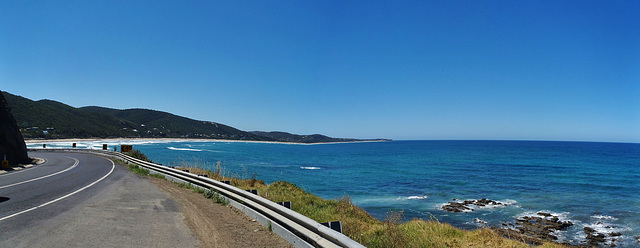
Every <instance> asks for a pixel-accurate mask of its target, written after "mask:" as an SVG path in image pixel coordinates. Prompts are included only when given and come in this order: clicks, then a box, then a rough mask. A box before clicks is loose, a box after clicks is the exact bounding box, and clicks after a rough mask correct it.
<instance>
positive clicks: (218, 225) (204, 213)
mask: <svg viewBox="0 0 640 248" xmlns="http://www.w3.org/2000/svg"><path fill="white" fill-rule="evenodd" d="M148 178H149V181H151V182H153V183H154V184H155V185H157V186H158V188H160V190H161V191H163V192H164V193H165V194H166V195H167V197H169V199H171V200H172V201H173V202H175V203H176V205H177V206H178V210H179V212H181V213H182V214H183V215H184V220H185V222H186V224H187V226H188V227H189V229H191V231H192V232H193V234H194V235H195V236H196V237H197V238H198V240H200V242H201V246H202V247H293V246H291V245H290V244H289V243H288V242H287V241H285V240H284V239H282V238H281V237H280V236H278V235H276V234H274V233H273V232H270V231H269V230H268V229H267V228H266V227H264V226H262V225H260V224H259V223H258V222H256V221H255V220H252V219H251V218H249V217H248V216H247V215H246V214H244V213H242V212H241V211H239V210H237V209H235V208H233V207H231V206H229V205H227V206H223V205H220V204H216V203H213V202H212V201H211V200H210V199H206V198H204V197H203V196H202V194H197V193H194V192H193V191H192V190H190V189H186V188H180V187H179V186H178V185H177V184H175V183H173V182H171V181H167V180H163V179H158V178H152V177H148Z"/></svg>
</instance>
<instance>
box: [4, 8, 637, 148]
mask: <svg viewBox="0 0 640 248" xmlns="http://www.w3.org/2000/svg"><path fill="white" fill-rule="evenodd" d="M0 89H1V90H4V91H8V92H10V93H13V94H17V95H21V96H24V97H27V98H30V99H33V100H39V99H53V100H57V101H61V102H64V103H67V104H69V105H72V106H74V107H82V106H88V105H97V106H105V107H111V108H119V109H125V108H148V109H156V110H162V111H167V112H171V113H175V114H178V115H182V116H186V117H190V118H193V119H198V120H209V121H216V122H220V123H224V124H228V125H231V126H234V127H237V128H240V129H242V130H249V131H250V130H264V131H274V130H281V131H288V132H293V133H299V134H312V133H322V134H327V135H330V136H334V137H355V138H392V139H524V140H581V141H623V142H640V1H585V0H576V1H556V0H553V1H511V0H508V1H498V0H496V1H493V0H492V1H297V0H296V1H197V0H194V1H1V2H0Z"/></svg>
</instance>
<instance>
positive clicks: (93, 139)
mask: <svg viewBox="0 0 640 248" xmlns="http://www.w3.org/2000/svg"><path fill="white" fill-rule="evenodd" d="M128 140H131V141H166V143H170V142H239V143H259V144H283V145H326V144H347V143H371V142H391V141H392V140H389V139H376V140H358V141H339V142H317V143H301V142H284V141H257V140H226V139H193V138H104V139H101V138H67V139H25V140H24V143H25V144H39V143H47V142H90V141H93V142H97V141H105V142H114V141H128ZM158 143H163V142H158Z"/></svg>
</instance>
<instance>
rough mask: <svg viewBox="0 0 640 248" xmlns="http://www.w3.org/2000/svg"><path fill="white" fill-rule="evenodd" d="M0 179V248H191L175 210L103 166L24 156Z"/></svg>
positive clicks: (74, 157) (153, 190)
mask: <svg viewBox="0 0 640 248" xmlns="http://www.w3.org/2000/svg"><path fill="white" fill-rule="evenodd" d="M29 156H30V157H38V158H43V159H45V160H46V162H45V163H44V164H42V165H39V166H36V167H32V168H29V169H25V170H20V171H14V172H10V173H7V174H3V175H0V247H197V246H198V244H199V242H198V241H197V239H196V238H195V237H194V236H193V234H192V233H191V231H190V230H189V228H188V227H187V226H186V223H185V221H184V216H183V215H182V214H181V213H180V212H179V211H178V209H177V205H176V203H175V202H173V201H172V200H171V199H169V198H168V197H167V196H166V195H165V194H164V193H163V192H162V191H160V190H159V189H158V188H157V187H156V186H155V185H153V184H152V183H150V182H149V181H147V180H146V179H143V178H139V177H138V176H136V175H135V174H133V173H131V172H129V171H128V169H127V168H126V167H123V166H120V165H116V164H114V163H113V162H112V161H111V160H110V159H107V158H105V157H100V156H96V155H91V154H79V153H52V152H38V153H30V154H29Z"/></svg>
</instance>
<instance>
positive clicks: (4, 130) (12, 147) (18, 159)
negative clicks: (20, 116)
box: [0, 91, 31, 165]
mask: <svg viewBox="0 0 640 248" xmlns="http://www.w3.org/2000/svg"><path fill="white" fill-rule="evenodd" d="M5 155H6V156H7V160H9V164H11V165H16V164H25V163H30V162H31V159H29V156H28V155H27V146H26V145H25V143H24V139H23V138H22V134H21V133H20V129H19V128H18V123H16V119H15V118H13V114H11V108H10V107H9V104H7V101H6V100H5V99H4V95H3V94H2V91H0V160H2V159H4V156H5Z"/></svg>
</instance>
